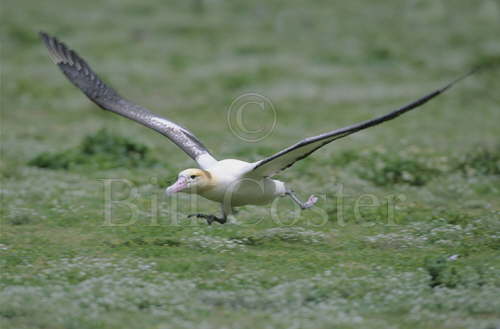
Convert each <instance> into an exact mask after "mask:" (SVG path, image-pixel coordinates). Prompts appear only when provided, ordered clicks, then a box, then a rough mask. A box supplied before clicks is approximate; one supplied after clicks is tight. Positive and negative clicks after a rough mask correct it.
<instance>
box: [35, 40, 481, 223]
mask: <svg viewBox="0 0 500 329" xmlns="http://www.w3.org/2000/svg"><path fill="white" fill-rule="evenodd" d="M40 37H41V39H42V40H43V42H44V44H45V45H46V46H47V48H48V50H49V55H50V57H51V59H52V61H53V62H54V63H55V64H56V65H57V66H58V67H59V68H60V69H61V71H62V72H63V73H64V75H65V76H66V77H67V78H68V79H69V81H71V83H73V85H75V86H76V87H78V88H79V89H80V90H81V91H82V92H83V93H84V94H85V95H86V96H87V97H88V98H89V99H90V100H91V101H93V102H94V103H95V104H97V105H98V106H99V107H101V108H102V109H104V110H108V111H111V112H114V113H116V114H119V115H122V116H124V117H126V118H129V119H131V120H133V121H136V122H138V123H140V124H142V125H144V126H146V127H148V128H151V129H153V130H155V131H157V132H158V133H160V134H162V135H163V136H165V137H167V138H168V139H170V140H171V141H172V142H173V143H174V144H176V145H177V146H178V147H179V148H180V149H181V150H183V151H184V152H185V153H186V154H187V155H188V156H190V157H191V158H192V159H193V160H194V161H196V163H197V164H198V168H189V169H185V170H183V171H181V172H180V173H179V175H178V176H177V180H176V182H175V183H173V184H172V185H171V186H169V187H168V188H167V189H166V191H165V192H166V194H167V195H172V194H174V193H178V192H184V193H190V194H198V195H200V196H202V197H204V198H206V199H209V200H212V201H215V202H218V203H220V205H221V212H222V215H221V216H220V217H219V216H216V215H212V214H192V215H189V217H192V216H195V217H198V218H203V219H205V220H206V221H207V223H208V224H212V223H213V222H218V223H220V224H224V223H226V222H227V221H228V216H229V215H231V214H233V213H234V207H238V206H244V205H264V204H268V203H271V202H272V201H273V200H274V199H276V198H278V197H290V198H291V199H292V200H293V202H295V203H296V204H297V205H299V207H300V208H301V209H307V208H310V207H312V206H313V205H314V204H315V203H316V202H317V201H318V198H317V197H315V196H314V195H311V196H310V197H309V198H308V200H307V201H305V202H303V201H301V200H300V199H299V198H298V197H297V196H296V195H295V193H294V192H293V190H292V189H291V188H290V187H289V186H288V185H287V184H285V183H284V182H282V181H279V180H276V179H273V178H272V177H273V176H275V175H276V174H278V173H280V172H281V171H283V170H285V169H287V168H290V167H291V166H292V165H293V164H294V163H296V162H297V161H299V160H302V159H304V158H306V157H307V156H309V155H311V154H312V153H314V152H315V151H317V150H318V149H319V148H321V147H323V146H325V145H327V144H329V143H331V142H333V141H335V140H337V139H340V138H343V137H346V136H349V135H351V134H353V133H355V132H358V131H361V130H363V129H367V128H370V127H373V126H376V125H379V124H381V123H383V122H386V121H389V120H392V119H395V118H397V117H398V116H400V115H402V114H404V113H406V112H408V111H410V110H413V109H416V108H418V107H420V106H422V105H424V104H425V103H427V102H428V101H430V100H431V99H433V98H434V97H436V96H438V95H440V94H442V93H443V92H445V91H446V90H448V89H449V88H450V87H452V86H453V85H454V84H456V83H457V82H458V81H460V80H462V79H464V78H466V77H467V76H469V75H471V74H472V73H474V72H475V71H477V68H476V69H473V70H471V71H469V72H468V73H466V74H464V75H462V76H460V77H459V78H457V79H455V80H453V81H451V82H450V83H448V84H446V85H445V86H443V87H441V88H439V89H436V90H434V91H432V92H430V93H428V94H426V95H425V96H423V97H421V98H419V99H417V100H415V101H413V102H411V103H409V104H407V105H404V106H402V107H400V108H399V109H396V110H394V111H392V112H389V113H387V114H385V115H382V116H379V117H376V118H374V119H371V120H367V121H363V122H360V123H356V124H353V125H350V126H347V127H344V128H340V129H335V130H332V131H329V132H326V133H323V134H320V135H317V136H313V137H309V138H305V139H303V140H301V141H299V142H297V143H295V144H293V145H291V146H289V147H287V148H285V149H283V150H281V151H279V152H277V153H275V154H273V155H271V156H269V157H267V158H265V159H262V160H259V161H256V162H246V161H242V160H236V159H224V160H217V159H216V158H215V157H214V156H213V155H212V153H211V152H210V151H209V150H208V149H207V148H206V147H205V146H204V145H203V143H202V142H201V141H200V140H199V139H198V138H196V136H195V135H194V134H193V133H192V132H190V131H189V130H187V129H186V128H184V127H182V126H180V125H178V124H176V123H174V122H172V121H170V120H168V119H166V118H164V117H161V116H159V115H156V114H154V113H152V112H151V111H149V110H148V109H146V108H144V107H142V106H140V105H137V104H135V103H133V102H131V101H129V100H127V99H125V98H123V97H122V96H120V95H119V94H118V93H117V92H116V91H115V90H114V89H113V88H111V87H109V86H108V85H107V84H105V83H104V82H103V81H102V80H101V79H100V78H99V77H98V76H97V75H96V74H95V73H94V71H93V70H92V69H91V68H90V66H89V65H88V64H87V62H86V61H85V60H83V58H82V57H80V56H79V55H78V54H77V53H76V52H75V51H74V50H72V49H70V48H68V47H67V46H66V45H65V44H64V43H63V42H61V41H59V40H58V39H57V38H55V37H52V36H50V35H48V34H46V33H44V32H40Z"/></svg>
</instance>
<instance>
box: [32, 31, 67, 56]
mask: <svg viewBox="0 0 500 329" xmlns="http://www.w3.org/2000/svg"><path fill="white" fill-rule="evenodd" d="M38 34H39V35H40V38H41V39H42V41H43V43H44V44H45V46H46V47H47V49H48V50H49V56H50V58H51V59H52V61H53V62H54V63H55V64H60V63H63V62H65V54H64V53H61V50H62V49H64V48H66V46H65V45H64V44H63V43H62V42H60V41H59V40H57V38H56V37H53V36H51V35H49V34H48V33H46V32H44V31H39V32H38Z"/></svg>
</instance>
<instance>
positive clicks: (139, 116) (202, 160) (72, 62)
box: [40, 32, 216, 168]
mask: <svg viewBox="0 0 500 329" xmlns="http://www.w3.org/2000/svg"><path fill="white" fill-rule="evenodd" d="M40 36H41V38H42V40H43V42H44V43H45V45H46V46H47V48H48V50H49V54H50V57H51V58H52V60H53V61H54V63H56V64H57V66H59V68H60V69H61V71H62V72H63V73H64V75H66V77H67V78H68V79H69V80H70V81H71V82H72V83H73V84H74V85H75V86H76V87H78V88H79V89H80V90H81V91H83V93H84V94H85V95H87V97H88V98H89V99H90V100H92V101H93V102H94V103H96V104H97V105H99V106H100V107H101V108H103V109H105V110H109V111H112V112H115V113H117V114H120V115H122V116H124V117H126V118H129V119H131V120H134V121H136V122H138V123H140V124H142V125H144V126H146V127H149V128H151V129H153V130H155V131H157V132H159V133H160V134H162V135H164V136H166V137H168V138H169V139H170V140H171V141H172V142H174V143H175V144H176V145H177V146H179V147H180V148H181V149H182V150H183V151H184V152H186V153H187V154H188V155H189V156H190V157H191V158H193V159H194V160H195V161H197V162H198V164H199V165H200V166H201V167H202V168H206V167H209V166H210V165H212V164H214V163H215V162H216V160H215V159H214V158H213V156H212V155H211V154H210V152H209V151H208V149H207V148H206V147H205V146H204V145H203V144H202V143H201V142H200V141H199V140H198V139H197V138H196V137H195V136H194V135H193V134H192V133H191V132H190V131H188V130H187V129H185V128H183V127H181V126H179V125H178V124H176V123H174V122H172V121H170V120H167V119H165V118H163V117H160V116H158V115H156V114H154V113H152V112H150V111H149V110H147V109H145V108H143V107H142V106H139V105H137V104H134V103H132V102H130V101H128V100H126V99H124V98H123V97H121V96H120V95H119V94H118V93H117V92H116V91H115V90H114V89H112V88H111V87H109V86H107V85H106V84H105V83H104V82H103V81H102V80H101V79H100V78H99V77H98V76H97V75H96V74H95V73H94V72H93V71H92V69H91V68H90V66H89V65H88V64H87V62H85V60H83V58H81V57H80V56H79V55H78V54H77V53H76V52H75V51H73V50H71V49H69V48H68V47H67V46H66V45H65V44H64V43H62V42H60V41H59V40H57V39H56V38H54V37H51V36H49V35H48V34H46V33H43V32H40Z"/></svg>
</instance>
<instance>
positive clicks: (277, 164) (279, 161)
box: [247, 68, 477, 177]
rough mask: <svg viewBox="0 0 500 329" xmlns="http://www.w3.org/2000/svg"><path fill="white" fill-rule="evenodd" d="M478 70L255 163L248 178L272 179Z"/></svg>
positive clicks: (417, 104)
mask: <svg viewBox="0 0 500 329" xmlns="http://www.w3.org/2000/svg"><path fill="white" fill-rule="evenodd" d="M476 71H477V68H476V69H474V70H471V71H470V72H468V73H467V74H464V75H463V76H461V77H459V78H458V79H455V80H454V81H452V82H450V83H448V84H447V85H446V86H444V87H442V88H440V89H437V90H435V91H433V92H431V93H429V94H427V95H425V96H423V97H421V98H419V99H417V100H416V101H414V102H411V103H410V104H407V105H405V106H403V107H401V108H399V109H397V110H395V111H392V112H390V113H388V114H385V115H382V116H380V117H377V118H375V119H372V120H368V121H364V122H360V123H357V124H354V125H351V126H348V127H344V128H340V129H336V130H332V131H330V132H327V133H324V134H321V135H318V136H314V137H309V138H306V139H304V140H302V141H300V142H298V143H296V144H294V145H292V146H290V147H288V148H286V149H284V150H282V151H280V152H278V153H276V154H274V155H272V156H270V157H268V158H266V159H263V160H260V161H258V162H256V163H255V166H254V167H253V168H252V169H251V170H250V171H249V172H248V173H247V176H253V177H271V176H273V175H276V174H277V173H279V172H281V171H283V170H285V169H287V168H289V167H291V166H292V165H293V164H294V163H295V162H297V161H299V160H302V159H304V158H305V157H307V156H309V155H310V154H312V153H313V152H314V151H316V150H318V149H319V148H321V147H322V146H325V145H326V144H329V143H331V142H333V141H335V140H337V139H340V138H343V137H346V136H348V135H350V134H353V133H355V132H358V131H360V130H363V129H366V128H369V127H373V126H376V125H378V124H381V123H382V122H385V121H389V120H392V119H394V118H397V117H398V116H400V115H401V114H403V113H406V112H408V111H410V110H412V109H415V108H418V107H420V106H421V105H423V104H425V103H427V102H428V101H429V100H431V99H432V98H434V97H436V96H438V95H440V94H442V93H443V92H445V91H446V90H447V89H449V88H450V87H452V86H453V85H454V84H455V83H457V82H458V81H460V80H462V79H464V78H466V77H467V76H469V75H471V74H472V73H474V72H476Z"/></svg>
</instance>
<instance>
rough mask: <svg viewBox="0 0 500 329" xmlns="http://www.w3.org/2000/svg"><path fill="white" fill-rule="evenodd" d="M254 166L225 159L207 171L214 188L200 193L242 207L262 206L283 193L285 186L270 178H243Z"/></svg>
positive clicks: (210, 198) (217, 200)
mask: <svg viewBox="0 0 500 329" xmlns="http://www.w3.org/2000/svg"><path fill="white" fill-rule="evenodd" d="M253 166H254V164H252V163H249V162H245V161H240V160H234V159H227V160H222V161H219V162H218V163H217V164H216V165H215V166H213V167H211V168H209V169H208V171H209V172H210V174H212V177H213V180H214V182H215V186H214V188H212V189H210V190H208V191H204V192H202V193H200V195H201V196H203V197H205V198H207V199H209V200H212V201H216V202H222V203H224V204H228V203H229V204H230V205H231V206H232V207H237V206H243V205H248V204H251V205H262V204H267V203H270V202H272V201H273V200H274V199H275V198H276V197H278V196H281V195H283V194H284V193H285V184H284V183H283V182H280V181H278V180H274V179H270V178H262V179H254V178H249V177H246V176H245V173H247V172H248V171H249V170H250V169H251V168H253Z"/></svg>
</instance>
